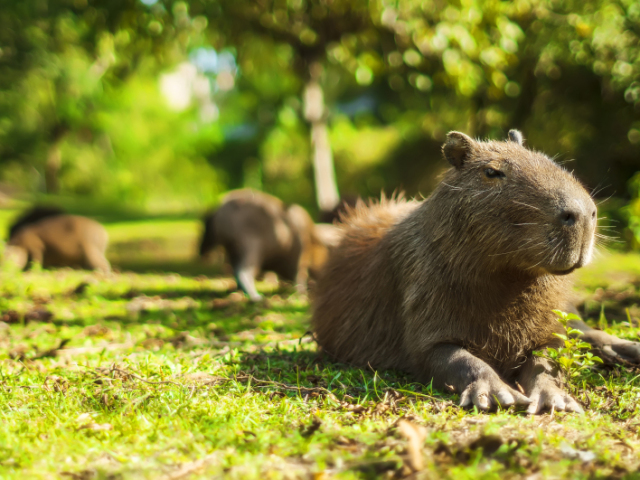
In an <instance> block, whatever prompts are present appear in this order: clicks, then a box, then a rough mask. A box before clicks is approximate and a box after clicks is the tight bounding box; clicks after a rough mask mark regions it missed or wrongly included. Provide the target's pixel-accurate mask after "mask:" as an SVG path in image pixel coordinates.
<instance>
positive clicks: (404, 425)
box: [398, 419, 427, 472]
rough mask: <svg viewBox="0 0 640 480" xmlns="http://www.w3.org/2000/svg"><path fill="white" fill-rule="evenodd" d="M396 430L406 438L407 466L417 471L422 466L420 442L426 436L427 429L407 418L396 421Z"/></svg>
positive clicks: (422, 441) (421, 442)
mask: <svg viewBox="0 0 640 480" xmlns="http://www.w3.org/2000/svg"><path fill="white" fill-rule="evenodd" d="M398 431H399V432H400V434H401V435H402V436H403V437H405V438H406V439H407V453H408V454H409V466H410V467H411V469H412V470H413V471H414V472H419V471H420V470H422V468H423V467H424V463H423V461H422V444H423V443H424V439H425V438H426V436H427V429H426V428H424V427H422V426H420V425H416V424H415V423H413V422H410V421H408V420H405V419H401V420H400V421H399V422H398Z"/></svg>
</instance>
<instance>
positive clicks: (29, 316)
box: [24, 308, 53, 322]
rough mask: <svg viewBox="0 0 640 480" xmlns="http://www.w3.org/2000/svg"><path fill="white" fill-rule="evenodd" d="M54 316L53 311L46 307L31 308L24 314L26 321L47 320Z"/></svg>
mask: <svg viewBox="0 0 640 480" xmlns="http://www.w3.org/2000/svg"><path fill="white" fill-rule="evenodd" d="M52 318H53V313H51V312H50V311H49V310H47V309H46V308H34V309H33V310H29V311H28V312H27V313H25V314H24V319H25V321H35V322H47V321H49V320H51V319H52Z"/></svg>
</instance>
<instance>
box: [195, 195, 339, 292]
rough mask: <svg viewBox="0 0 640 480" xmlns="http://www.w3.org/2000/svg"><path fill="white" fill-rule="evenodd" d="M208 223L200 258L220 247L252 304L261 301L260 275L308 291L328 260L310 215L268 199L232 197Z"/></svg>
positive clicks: (293, 206) (214, 213) (227, 198)
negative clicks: (309, 283)
mask: <svg viewBox="0 0 640 480" xmlns="http://www.w3.org/2000/svg"><path fill="white" fill-rule="evenodd" d="M204 223H205V228H204V233H203V236H202V240H201V242H200V255H201V256H204V255H206V254H207V253H208V252H209V251H210V250H212V249H213V248H214V247H215V246H216V245H222V246H223V247H224V248H225V250H226V252H227V256H228V258H229V261H230V263H231V266H232V267H233V272H234V275H235V277H236V281H237V283H238V286H239V287H240V288H241V289H242V290H243V291H244V292H245V293H246V294H247V295H248V296H249V298H250V299H251V300H252V301H259V300H260V299H261V298H262V297H261V296H260V294H259V293H258V291H257V290H256V287H255V278H256V276H258V274H259V273H260V272H262V271H272V272H275V273H276V274H278V276H279V277H281V278H283V279H285V280H289V281H292V282H295V283H296V284H297V285H298V288H299V289H300V290H304V289H305V288H306V285H307V279H308V276H309V274H311V275H314V274H315V273H316V271H317V269H318V268H319V266H320V265H322V264H323V263H324V261H325V260H326V257H327V247H326V245H325V243H324V241H323V235H321V234H319V233H318V232H316V229H315V225H314V223H313V220H312V219H311V217H310V216H309V214H308V213H307V211H306V210H305V209H304V208H302V207H301V206H299V205H289V206H287V205H285V204H284V203H283V202H282V201H281V200H279V199H278V198H275V197H273V196H271V195H268V194H266V193H262V192H257V191H254V190H248V189H246V190H236V191H233V192H230V193H229V194H227V195H226V196H225V198H224V200H223V202H222V204H221V205H220V207H219V208H218V210H217V211H215V212H212V213H209V214H208V215H207V216H206V217H205V219H204ZM329 228H331V227H329Z"/></svg>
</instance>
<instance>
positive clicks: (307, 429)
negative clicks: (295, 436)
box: [300, 417, 322, 438]
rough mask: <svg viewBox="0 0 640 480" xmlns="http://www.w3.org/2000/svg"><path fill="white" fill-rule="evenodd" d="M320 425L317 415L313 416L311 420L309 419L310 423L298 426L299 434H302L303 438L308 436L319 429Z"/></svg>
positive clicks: (320, 421)
mask: <svg viewBox="0 0 640 480" xmlns="http://www.w3.org/2000/svg"><path fill="white" fill-rule="evenodd" d="M321 426H322V420H320V419H319V418H318V417H313V420H312V421H311V425H306V426H301V427H300V435H302V436H303V437H305V438H306V437H310V436H311V435H313V434H314V433H316V432H317V431H318V430H320V427H321Z"/></svg>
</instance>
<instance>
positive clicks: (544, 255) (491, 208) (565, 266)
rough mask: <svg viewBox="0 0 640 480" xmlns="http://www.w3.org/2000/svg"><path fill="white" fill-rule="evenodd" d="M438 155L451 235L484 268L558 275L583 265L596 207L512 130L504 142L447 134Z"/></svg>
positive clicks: (573, 180) (569, 176)
mask: <svg viewBox="0 0 640 480" xmlns="http://www.w3.org/2000/svg"><path fill="white" fill-rule="evenodd" d="M443 152H444V156H445V157H446V159H447V160H448V161H449V162H450V163H451V165H453V167H454V168H452V169H450V170H449V171H448V172H447V174H446V175H445V177H444V180H443V183H442V185H441V191H440V192H439V193H440V194H444V195H446V196H449V197H456V198H451V199H450V201H446V202H443V203H442V204H443V205H451V208H449V211H448V212H447V213H446V214H448V215H450V219H451V226H452V228H453V229H454V231H453V232H451V233H452V234H454V235H456V234H459V235H460V236H464V238H463V239H461V240H462V243H463V244H465V245H470V244H473V246H472V247H470V248H471V249H472V251H474V252H475V253H477V254H482V255H484V257H485V259H486V260H487V261H486V262H485V266H487V267H489V269H495V270H497V269H502V268H513V269H516V270H519V271H524V272H530V273H531V274H533V275H542V274H545V273H551V274H554V275H564V274H568V273H570V272H572V271H573V270H575V269H576V268H578V267H582V266H583V265H586V264H587V263H588V262H589V261H590V259H591V256H592V252H593V244H594V236H595V228H596V220H597V213H596V205H595V204H594V202H593V200H592V199H591V196H590V195H589V193H588V192H587V191H586V190H585V188H584V187H583V186H582V184H581V183H580V182H579V181H578V180H577V179H576V178H575V177H574V176H573V175H572V174H571V173H570V172H568V171H567V170H565V169H564V168H562V167H561V166H559V165H558V164H556V163H555V162H554V161H552V160H551V159H550V158H548V157H547V156H546V155H544V154H542V153H540V152H535V151H532V150H529V149H527V148H525V147H524V146H523V140H522V134H521V133H520V132H518V131H517V130H511V131H510V132H509V140H508V141H506V142H493V141H489V142H480V141H474V140H473V139H471V138H469V137H468V136H467V135H465V134H463V133H459V132H451V133H449V134H448V136H447V142H446V143H445V145H444V146H443ZM478 250H480V251H478Z"/></svg>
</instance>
